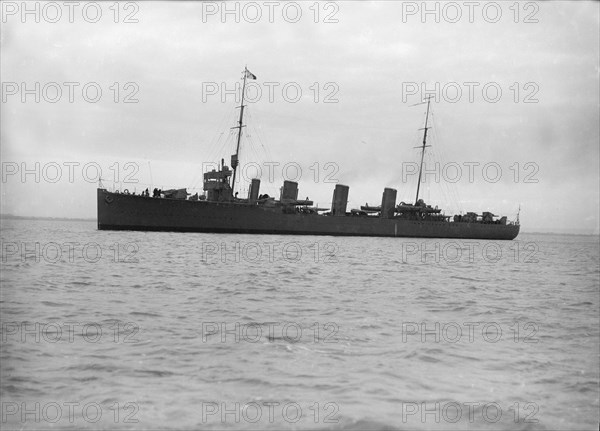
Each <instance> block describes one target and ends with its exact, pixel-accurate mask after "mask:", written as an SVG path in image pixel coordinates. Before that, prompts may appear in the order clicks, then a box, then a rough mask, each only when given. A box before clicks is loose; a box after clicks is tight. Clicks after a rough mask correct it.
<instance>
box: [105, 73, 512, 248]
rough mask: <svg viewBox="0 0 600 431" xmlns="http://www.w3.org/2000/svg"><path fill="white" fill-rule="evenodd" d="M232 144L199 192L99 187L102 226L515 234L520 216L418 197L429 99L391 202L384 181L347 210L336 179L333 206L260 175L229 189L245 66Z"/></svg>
mask: <svg viewBox="0 0 600 431" xmlns="http://www.w3.org/2000/svg"><path fill="white" fill-rule="evenodd" d="M242 74H243V78H242V79H243V85H242V97H241V100H242V103H241V106H240V107H239V108H240V115H239V120H238V124H237V126H235V127H234V128H237V129H238V131H237V145H236V151H235V154H233V155H232V156H231V163H230V166H227V165H226V164H225V163H224V160H223V159H222V161H221V164H220V165H219V168H218V170H217V169H213V170H212V171H211V172H206V173H204V174H203V180H204V181H203V190H204V194H203V195H201V196H198V195H197V194H196V195H194V196H191V197H190V196H189V195H190V194H189V193H188V192H187V190H186V189H171V190H164V191H163V190H158V189H154V191H153V193H152V196H150V193H149V191H148V189H146V190H145V192H142V193H141V194H140V195H136V194H130V193H129V192H128V191H126V190H123V192H119V191H118V190H115V191H109V190H107V189H106V188H104V187H103V186H102V185H100V186H99V188H98V190H97V199H98V229H99V230H138V231H175V232H210V233H240V234H283V235H334V236H380V237H418V238H460V239H494V240H512V239H514V238H516V237H517V235H518V234H519V229H520V225H519V218H518V215H517V219H516V220H515V221H511V222H509V221H508V220H507V217H506V216H502V217H499V216H496V215H494V214H492V213H490V212H483V213H482V214H477V213H475V212H467V213H466V214H464V215H454V216H448V215H445V214H444V213H443V212H442V210H441V209H439V208H437V207H432V206H431V205H427V204H426V203H425V202H424V201H423V199H420V198H419V188H420V184H421V173H422V169H423V157H424V154H425V148H426V147H427V145H426V144H427V131H428V129H429V128H430V127H429V126H428V118H429V108H430V102H431V100H430V99H427V100H426V102H425V103H427V113H426V116H425V127H424V129H423V141H422V146H420V148H421V164H420V169H419V181H418V183H417V191H416V197H415V201H414V203H412V202H411V203H405V202H400V203H398V204H396V194H397V191H396V190H395V189H392V188H385V189H384V191H383V195H382V199H381V205H378V206H368V205H365V206H361V207H360V209H350V210H348V208H347V206H348V192H349V187H348V186H346V185H342V184H337V185H336V186H335V189H334V190H333V198H332V203H331V207H330V208H318V207H315V206H313V202H312V201H310V200H308V199H306V200H301V199H298V183H296V182H294V181H284V183H283V187H282V188H281V191H280V196H279V199H275V198H274V197H271V196H268V195H266V194H260V179H252V180H251V184H250V187H249V190H248V195H247V197H245V198H238V196H237V195H238V193H235V192H234V187H235V179H236V173H237V169H238V166H239V157H238V155H239V151H240V142H241V137H242V128H243V127H244V123H243V119H244V108H245V105H244V96H245V89H246V81H247V80H248V79H256V76H255V75H254V74H252V73H251V72H250V71H248V69H247V68H244V71H243V72H242Z"/></svg>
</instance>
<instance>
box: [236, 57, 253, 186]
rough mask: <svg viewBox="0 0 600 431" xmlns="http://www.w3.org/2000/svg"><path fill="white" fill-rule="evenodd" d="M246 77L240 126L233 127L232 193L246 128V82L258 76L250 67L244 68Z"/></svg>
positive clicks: (243, 87) (243, 86)
mask: <svg viewBox="0 0 600 431" xmlns="http://www.w3.org/2000/svg"><path fill="white" fill-rule="evenodd" d="M242 73H243V75H244V83H243V85H242V103H241V105H240V106H239V108H240V118H239V120H238V125H237V126H234V127H232V129H238V135H237V145H236V148H235V154H233V155H232V156H231V168H232V169H233V176H232V178H231V192H232V193H234V191H235V190H234V188H235V175H236V173H237V167H238V164H239V154H240V142H241V141H242V128H243V127H246V126H245V125H244V108H245V107H246V105H244V98H245V96H246V80H247V79H248V78H250V79H256V75H254V74H253V73H252V72H250V71H249V70H248V67H246V66H244V71H243V72H242Z"/></svg>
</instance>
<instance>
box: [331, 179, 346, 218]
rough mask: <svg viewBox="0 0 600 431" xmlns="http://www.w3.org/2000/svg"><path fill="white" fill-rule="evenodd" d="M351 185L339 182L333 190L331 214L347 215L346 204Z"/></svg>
mask: <svg viewBox="0 0 600 431" xmlns="http://www.w3.org/2000/svg"><path fill="white" fill-rule="evenodd" d="M349 190H350V187H348V186H344V185H341V184H338V185H336V186H335V190H334V191H333V201H332V202H331V214H332V215H334V216H345V215H346V205H347V204H348V191H349Z"/></svg>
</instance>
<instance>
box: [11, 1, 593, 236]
mask: <svg viewBox="0 0 600 431" xmlns="http://www.w3.org/2000/svg"><path fill="white" fill-rule="evenodd" d="M56 4H57V5H58V6H59V8H60V10H61V13H62V16H61V18H60V19H59V20H58V22H56V23H51V22H48V21H52V20H54V19H55V16H56V10H57V9H56V8H54V7H53V6H52V7H46V8H45V9H44V6H45V3H40V4H39V5H40V6H39V14H37V15H38V16H37V17H36V13H35V12H33V13H31V14H27V15H25V16H23V15H22V10H21V9H22V4H21V2H3V4H2V23H1V25H2V30H1V37H2V46H1V48H2V53H1V55H2V57H1V62H2V64H1V75H2V85H3V87H2V97H3V101H2V112H1V141H2V142H1V143H2V148H1V157H2V162H3V167H2V169H3V172H2V174H3V177H2V184H1V185H2V207H1V210H2V213H3V214H15V215H32V216H53V217H94V216H95V214H96V194H95V193H96V187H97V183H96V182H89V181H86V179H88V180H89V179H93V178H94V177H95V170H94V169H93V168H90V169H89V170H88V171H87V173H88V175H87V176H84V174H83V172H82V167H83V166H84V165H85V164H86V163H97V164H98V165H99V166H100V167H101V168H102V177H103V178H105V179H106V180H105V181H104V185H105V186H107V187H108V188H112V187H113V184H112V183H113V179H114V177H115V174H116V171H117V170H118V171H119V180H120V184H117V185H115V187H116V188H120V189H123V188H128V189H129V190H130V191H133V190H134V189H135V190H137V191H138V192H139V191H140V190H142V189H144V188H145V187H147V186H150V185H151V187H150V190H152V187H162V188H165V189H166V188H171V187H174V188H179V187H188V189H190V188H191V187H193V186H195V187H197V188H200V189H201V186H202V184H201V181H200V180H199V179H200V178H201V176H200V174H201V169H202V163H203V162H216V161H219V160H220V159H221V157H223V158H225V160H226V163H227V164H229V157H230V155H231V154H232V153H233V152H234V141H232V140H230V141H228V143H227V144H225V140H224V138H225V136H226V135H228V134H229V133H230V131H229V127H232V126H234V125H235V124H234V122H235V116H236V115H237V112H238V110H237V109H236V108H235V106H237V105H238V104H239V103H237V104H236V102H235V100H234V97H233V95H231V94H229V95H227V94H224V93H223V92H221V91H219V92H218V94H216V95H208V94H203V88H204V89H205V90H206V86H207V85H210V83H215V84H216V85H217V86H226V88H227V89H229V90H232V89H233V88H234V85H235V84H236V83H240V82H241V81H240V77H241V71H242V70H243V68H244V65H247V66H248V69H249V70H251V71H252V72H253V73H254V74H255V75H257V77H258V80H257V81H253V84H254V83H255V84H257V85H259V86H260V87H261V89H262V97H260V98H257V100H256V101H255V102H254V103H249V107H248V112H249V116H248V117H247V120H248V127H247V129H246V130H245V134H250V135H251V136H250V137H249V138H248V137H246V136H245V137H244V138H243V141H242V149H241V151H240V159H241V163H242V164H244V163H248V162H258V163H259V164H261V165H262V166H263V175H262V185H261V193H264V192H266V193H269V194H270V195H275V196H277V197H278V188H279V186H280V185H281V184H282V182H283V178H282V166H283V165H285V164H286V163H290V162H293V163H297V164H299V165H300V166H301V167H302V176H301V178H300V179H299V181H298V182H299V189H300V192H299V197H301V198H304V197H306V196H309V197H310V198H311V199H313V200H314V201H315V202H316V203H318V204H319V206H329V205H330V202H331V195H332V193H333V188H334V186H335V184H334V183H330V182H326V181H324V180H325V176H326V175H327V174H328V173H334V175H333V179H337V180H338V181H339V182H340V183H342V184H347V185H349V186H350V196H349V199H350V202H349V207H351V208H356V207H358V206H360V205H364V204H365V202H369V204H371V205H376V204H379V203H380V201H381V194H382V192H383V188H384V187H393V188H396V189H397V190H398V201H400V200H405V201H412V200H414V193H415V188H416V176H415V175H406V171H405V172H404V175H403V169H404V170H406V168H407V167H408V168H410V166H407V165H406V164H403V162H404V163H406V162H408V163H414V162H416V161H418V156H419V153H418V150H416V149H414V148H413V147H415V146H417V145H419V143H420V140H421V133H422V132H421V131H418V130H417V129H419V128H422V127H423V121H424V117H425V116H424V113H425V106H424V105H420V106H416V107H415V106H411V105H413V104H415V103H418V102H419V101H420V100H421V99H422V97H423V94H421V93H420V91H419V92H418V93H417V94H411V95H407V94H403V87H404V88H405V89H406V87H407V86H410V85H411V83H416V84H417V86H420V85H421V84H424V85H426V86H427V88H428V89H431V90H435V88H436V87H435V86H436V83H439V84H438V85H439V88H440V92H439V93H438V95H439V100H438V101H437V102H435V101H434V103H432V111H433V118H434V123H433V126H434V129H432V130H430V137H431V139H429V140H428V143H430V144H431V145H432V147H431V148H428V151H430V152H429V153H428V154H429V155H427V156H426V162H427V164H426V167H427V168H431V169H433V168H434V166H435V165H434V163H435V161H439V162H440V165H439V166H440V174H443V173H444V172H443V167H444V163H446V164H458V165H460V166H461V167H462V177H461V178H460V180H459V181H458V182H456V184H454V185H453V184H449V183H448V182H447V181H445V177H444V175H440V177H439V179H438V181H436V178H435V177H434V175H433V174H429V175H428V176H426V180H427V182H426V183H425V184H424V185H422V186H421V190H422V193H421V197H423V198H424V199H425V200H426V202H428V203H430V204H432V205H439V206H440V207H442V208H446V209H447V213H451V212H452V213H453V212H455V211H459V210H462V211H476V212H479V213H480V212H482V211H492V212H494V213H495V214H503V215H508V216H509V218H511V219H512V218H514V217H515V215H516V212H517V209H518V207H519V205H521V223H522V229H523V231H565V230H571V231H577V232H589V233H591V232H595V233H598V219H599V215H598V213H599V194H600V193H599V187H600V186H599V182H600V178H599V151H600V150H599V142H600V133H599V128H600V126H599V118H600V107H599V97H600V96H599V94H600V89H599V42H598V40H599V36H600V35H599V4H598V3H597V2H596V3H587V2H577V3H576V2H549V3H541V2H530V3H527V4H526V3H520V4H519V16H518V17H517V18H516V20H517V21H518V22H515V8H514V6H513V2H506V3H505V2H500V3H499V5H500V10H501V13H502V16H501V17H500V19H499V20H498V22H495V23H493V22H488V21H492V20H494V16H495V11H496V9H495V8H494V7H493V6H488V7H487V9H486V10H487V15H485V16H484V14H483V9H484V6H486V5H488V2H479V5H478V6H476V7H475V8H474V11H473V16H472V20H471V19H470V17H469V7H468V6H467V5H465V3H464V2H456V3H453V5H457V6H458V8H460V11H461V12H462V17H461V18H460V19H459V20H458V22H456V23H450V22H448V21H449V20H453V19H454V17H455V14H456V11H457V8H455V7H454V6H452V7H450V6H447V4H446V3H438V5H439V6H438V7H439V9H440V17H439V21H440V22H439V23H437V22H436V17H435V15H433V14H429V15H426V16H422V11H421V7H422V3H421V2H404V4H403V3H401V2H337V3H335V4H333V3H332V4H329V5H326V4H325V3H321V4H320V5H319V7H318V9H319V17H318V19H317V20H318V22H317V23H315V12H314V11H315V7H314V6H312V5H313V2H300V3H297V5H299V8H300V9H301V11H302V16H301V17H300V19H299V21H298V22H296V23H292V22H289V21H292V20H293V19H294V17H295V9H294V8H293V7H289V8H288V9H287V11H288V14H287V15H285V16H284V14H283V12H282V11H283V7H284V5H285V3H283V2H281V3H280V4H279V5H277V6H275V8H274V14H273V17H272V21H273V22H269V8H268V6H267V5H266V4H265V3H264V2H255V3H254V5H258V6H259V7H260V10H261V12H262V17H261V19H260V20H259V21H258V22H257V23H251V22H248V20H246V19H245V18H248V19H250V20H252V19H253V18H254V16H255V12H256V8H255V7H254V6H252V8H251V7H249V6H247V5H246V3H238V5H239V6H238V7H239V9H240V14H239V22H236V16H235V14H228V15H226V16H225V17H223V16H222V15H221V11H222V9H224V8H225V5H224V4H223V3H221V2H216V3H208V4H204V5H203V4H201V3H192V2H189V3H187V2H186V3H162V2H152V3H135V2H131V3H130V4H126V3H121V4H119V5H118V6H119V16H118V19H117V21H118V22H117V23H115V22H114V19H115V15H114V13H115V11H114V9H115V7H114V6H113V2H108V3H102V4H100V7H101V9H102V17H101V18H100V19H99V21H98V22H96V23H91V22H87V21H86V19H85V18H88V20H93V19H94V16H95V9H94V6H92V7H88V8H87V9H86V12H87V15H86V16H84V15H83V14H82V13H83V12H82V10H83V6H85V5H86V3H85V2H81V3H80V4H79V5H78V6H77V7H75V8H74V14H73V21H74V22H72V23H71V22H69V21H70V20H69V8H68V7H67V6H65V5H64V4H63V3H62V2H58V3H56ZM235 4H236V3H233V2H232V3H229V4H228V5H227V6H226V7H227V8H228V9H230V10H233V9H234V8H235V7H236V6H235ZM435 4H436V3H434V2H431V3H428V7H429V8H430V9H434V8H435V7H436V6H435ZM28 7H29V8H30V9H31V10H34V8H35V3H30V4H29V6H28ZM111 7H112V9H111ZM244 7H246V8H245V9H244ZM511 7H512V8H511ZM15 8H16V9H17V10H16V13H15V14H13V12H14V11H15ZM414 8H416V9H418V10H417V11H416V13H415V14H414V15H408V13H407V12H410V11H412V10H414ZM212 10H216V11H217V13H216V14H215V15H209V14H208V13H206V12H208V11H212ZM244 11H245V12H246V13H245V14H244ZM403 11H404V13H403ZM131 13H133V15H130V16H129V18H130V19H135V20H137V21H138V22H137V23H135V22H134V23H127V22H124V21H125V18H126V17H127V16H128V15H129V14H131ZM327 16H329V18H330V20H337V22H324V21H326V17H327ZM36 18H39V21H40V22H36ZM527 18H528V20H537V21H538V22H529V23H526V22H524V21H526V20H527ZM423 21H425V22H423ZM470 21H473V22H470ZM36 82H39V83H40V88H43V87H44V86H46V89H47V91H46V94H44V93H43V92H42V91H40V94H39V96H40V101H39V103H37V102H36V101H35V96H36V95H35V94H33V93H31V94H22V91H21V90H22V89H23V84H22V83H25V84H24V85H25V87H26V88H27V89H35V83H36ZM54 82H55V83H58V85H59V86H60V87H61V89H62V96H61V97H60V98H58V101H57V102H56V103H50V101H49V100H51V99H53V98H55V97H56V92H55V89H54V88H53V87H52V86H48V85H47V84H48V83H54ZM64 82H76V83H79V85H78V86H77V87H75V88H74V93H73V99H74V100H73V101H72V102H70V101H69V94H68V93H69V91H68V87H67V86H66V85H64V84H63V83H64ZM115 82H117V83H119V84H118V86H119V87H120V92H119V94H118V97H117V100H118V102H115V101H114V99H113V98H114V97H115V92H114V90H111V86H112V85H113V84H114V83H115ZM128 82H131V83H134V85H135V86H136V87H137V88H138V91H137V93H136V94H135V95H134V99H137V100H138V102H137V103H123V99H124V98H125V96H126V95H127V94H129V93H131V92H132V89H133V88H134V87H133V86H131V87H128V88H124V85H125V84H126V83H128ZM265 82H274V83H278V84H279V86H277V87H275V89H274V92H273V98H274V100H273V102H271V101H269V98H268V87H267V86H265V84H264V83H265ZM465 82H473V83H477V84H473V85H477V86H475V87H474V89H473V100H472V101H470V100H469V87H468V86H466V85H464V83H465ZM86 83H97V85H98V86H99V87H100V88H101V89H102V96H101V98H100V100H99V101H98V102H96V103H91V102H89V101H86V100H85V99H84V97H83V96H82V92H81V90H82V87H83V86H84V85H85V84H86ZM288 83H294V85H297V86H299V88H300V89H301V90H302V97H301V98H300V99H299V100H298V101H296V102H295V103H292V100H290V99H292V98H294V97H295V92H294V91H293V89H290V90H289V93H288V96H290V97H288V98H287V100H286V98H285V97H284V95H283V94H282V87H283V86H284V85H285V84H288ZM314 83H317V86H318V87H319V88H320V91H319V94H318V100H317V101H315V100H314V97H315V91H314V90H313V89H314V88H315V87H314ZM327 83H334V84H335V85H336V86H337V88H338V91H337V93H336V94H335V95H333V99H336V100H337V102H336V103H324V100H323V99H324V98H325V96H327V95H329V94H330V93H331V92H332V88H334V87H332V86H329V87H325V85H326V84H327ZM454 83H456V84H454ZM487 83H491V84H493V85H494V86H495V87H496V88H498V87H499V88H500V89H501V90H502V96H501V97H500V99H499V101H497V102H496V103H492V102H491V101H489V100H490V99H493V98H494V97H495V91H494V89H493V88H491V89H490V90H489V92H488V100H486V99H485V98H484V95H483V94H482V87H483V86H484V85H485V84H487ZM514 83H518V84H517V86H518V87H519V93H518V95H516V94H515V89H516V87H515V86H514ZM527 83H532V84H530V85H529V86H528V87H525V85H526V84H527ZM15 85H16V90H15ZM444 86H446V87H445V88H446V89H447V91H446V93H445V94H444V92H443V91H441V90H442V89H443V88H444ZM457 86H458V87H459V88H461V90H462V95H461V96H460V97H459V98H458V100H457V101H456V102H455V103H452V99H453V98H455V96H456V93H455V91H454V89H453V87H454V88H456V87H457ZM112 88H113V89H114V88H115V87H112ZM311 88H312V89H311ZM534 92H535V94H532V93H534ZM13 93H14V94H13ZM253 94H254V93H253ZM88 95H89V96H90V97H94V95H95V94H94V91H93V89H91V90H90V91H89V93H88ZM403 96H404V97H403ZM515 96H516V97H517V100H516V102H515V100H514V98H515ZM527 96H530V97H531V98H532V99H533V101H534V103H525V101H524V99H525V98H526V97H527ZM23 97H25V101H24V102H23V100H22V98H23ZM403 99H404V100H403ZM535 100H537V102H535ZM221 133H224V135H223V138H222V139H221V140H220V141H218V138H219V135H220V134H221ZM259 137H260V139H259ZM261 143H262V144H263V145H264V147H265V148H266V150H265V149H263V147H262V145H261ZM36 162H39V166H40V172H39V178H37V179H38V180H39V182H36V176H35V175H34V174H33V173H32V174H28V175H26V176H25V177H24V178H23V177H22V175H21V174H22V172H21V170H22V168H23V167H26V168H28V169H30V170H32V171H35V166H36V165H35V163H36ZM52 162H53V163H56V164H58V165H59V166H60V167H61V174H62V176H61V177H60V179H59V180H58V181H57V182H51V181H50V180H52V179H53V178H54V177H55V176H56V172H57V171H56V169H55V168H54V166H56V165H52V164H49V163H52ZM128 162H132V163H133V165H126V163H128ZM265 162H278V163H280V165H279V166H278V167H276V168H275V170H274V171H275V181H274V182H272V183H269V181H268V180H269V178H268V175H267V169H266V167H265ZM328 162H333V163H335V171H334V168H333V167H331V166H329V167H328V168H326V167H325V166H326V163H328ZM470 162H472V163H479V165H478V166H475V167H474V171H473V181H472V182H470V181H469V178H468V167H467V165H465V163H470ZM65 163H67V165H65ZM69 163H79V165H72V166H73V168H72V169H73V178H72V181H70V179H69V168H68V164H69ZM115 163H116V164H115ZM315 163H317V165H315ZM486 163H495V164H497V165H494V166H500V167H501V169H502V174H501V176H500V177H499V179H498V181H497V182H491V181H486V179H485V176H484V172H482V167H483V166H484V165H485V164H486ZM515 163H517V164H518V165H516V164H515ZM527 163H530V164H529V165H526V164H527ZM15 166H16V167H17V168H18V169H19V172H17V173H16V174H14V175H13V170H14V169H15ZM111 166H112V169H111ZM131 166H136V167H137V168H138V170H137V171H134V170H133V168H132V167H131ZM311 166H312V167H313V168H312V169H311ZM317 166H318V169H315V168H316V167H317ZM448 166H449V165H448ZM517 166H518V169H517ZM526 166H527V167H526ZM117 167H118V169H117ZM248 172H249V173H252V172H254V170H253V169H250V170H248ZM316 172H318V173H319V178H318V181H315V173H316ZM517 172H518V179H517V178H515V175H516V173H517ZM128 173H129V174H133V175H132V176H131V177H130V179H133V180H138V181H139V183H137V184H135V183H131V182H129V183H127V184H123V179H124V176H125V175H127V174H128ZM287 173H288V175H287V176H288V177H294V176H295V175H294V169H292V168H290V169H289V170H288V171H287ZM445 173H446V174H447V176H449V177H451V178H453V177H454V176H455V175H456V171H455V170H454V169H453V168H452V169H450V168H448V169H447V170H446V171H445ZM487 174H489V175H490V176H491V177H494V176H495V174H496V172H495V169H493V167H492V168H489V170H488V171H487ZM528 174H530V176H529V177H527V175H528ZM292 179H293V178H292ZM526 179H529V180H537V182H534V183H532V182H526V181H525V180H526ZM246 184H247V183H246V182H245V181H243V182H242V183H241V184H240V185H239V186H238V187H239V190H240V195H241V196H244V195H245V194H246V191H245V190H246V187H247V185H246ZM195 191H197V190H192V192H195Z"/></svg>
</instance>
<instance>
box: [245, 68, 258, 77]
mask: <svg viewBox="0 0 600 431" xmlns="http://www.w3.org/2000/svg"><path fill="white" fill-rule="evenodd" d="M246 78H250V79H256V75H255V74H254V73H252V72H250V71H249V70H248V69H246Z"/></svg>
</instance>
